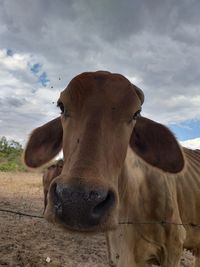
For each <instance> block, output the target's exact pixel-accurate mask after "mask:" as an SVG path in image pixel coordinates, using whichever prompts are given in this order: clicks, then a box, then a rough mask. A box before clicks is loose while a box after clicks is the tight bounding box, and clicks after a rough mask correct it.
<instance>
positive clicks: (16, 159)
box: [0, 136, 26, 171]
mask: <svg viewBox="0 0 200 267" xmlns="http://www.w3.org/2000/svg"><path fill="white" fill-rule="evenodd" d="M22 155H23V148H22V145H21V144H20V143H19V142H17V141H15V140H8V139H7V138H6V137H5V136H3V137H1V138H0V171H26V167H25V165H24V163H23V160H22Z"/></svg>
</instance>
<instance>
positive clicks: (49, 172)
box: [42, 159, 64, 212]
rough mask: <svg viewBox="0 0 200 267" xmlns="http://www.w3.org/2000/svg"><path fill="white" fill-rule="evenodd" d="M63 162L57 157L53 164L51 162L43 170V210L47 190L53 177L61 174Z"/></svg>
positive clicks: (45, 203) (45, 204)
mask: <svg viewBox="0 0 200 267" xmlns="http://www.w3.org/2000/svg"><path fill="white" fill-rule="evenodd" d="M63 163H64V162H63V160H62V159H59V160H58V161H57V162H56V163H55V164H52V165H51V166H49V167H48V168H47V169H46V170H45V171H44V174H43V177H42V184H43V192H44V212H45V209H46V206H47V194H48V191H49V187H50V184H51V182H52V180H53V179H54V178H55V177H57V176H59V175H60V174H61V172H62V168H63Z"/></svg>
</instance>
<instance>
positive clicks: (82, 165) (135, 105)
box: [25, 72, 171, 231]
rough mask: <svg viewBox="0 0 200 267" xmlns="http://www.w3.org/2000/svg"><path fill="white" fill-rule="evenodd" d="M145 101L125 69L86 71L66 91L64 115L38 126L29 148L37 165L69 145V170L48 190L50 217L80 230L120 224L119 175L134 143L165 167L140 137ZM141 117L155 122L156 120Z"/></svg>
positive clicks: (66, 162)
mask: <svg viewBox="0 0 200 267" xmlns="http://www.w3.org/2000/svg"><path fill="white" fill-rule="evenodd" d="M142 103H143V93H142V92H141V90H140V89H138V88H137V87H136V86H134V85H132V84H131V83H130V82H129V81H128V80H127V79H126V78H125V77H123V76H122V75H119V74H111V73H108V72H96V73H83V74H81V75H79V76H77V77H75V78H74V79H73V80H72V81H71V82H70V84H69V85H68V87H67V88H66V89H65V90H64V91H63V92H62V93H61V95H60V98H59V99H58V106H59V107H60V109H61V119H60V118H58V119H56V120H53V121H51V122H49V123H48V124H46V125H44V126H42V127H40V128H37V129H36V130H35V131H34V132H33V133H32V135H31V137H30V140H29V143H28V145H27V148H26V151H25V162H26V164H27V165H28V166H30V167H37V166H40V165H41V164H43V163H45V162H47V161H48V160H50V159H51V158H52V157H53V156H55V155H56V154H57V153H58V151H59V150H60V148H61V147H63V153H64V166H63V170H62V173H61V175H59V176H58V177H57V178H55V179H54V180H53V182H52V183H51V185H50V188H49V193H48V204H47V208H46V211H45V216H46V218H47V219H48V220H49V221H53V222H58V223H60V224H62V225H64V226H65V227H66V228H68V229H72V230H78V231H102V230H109V229H112V228H114V227H116V226H117V224H118V215H119V214H118V211H119V205H120V199H119V194H118V188H119V186H120V185H119V177H120V175H121V172H122V169H123V166H124V161H125V158H126V154H127V149H128V146H129V143H130V144H131V147H132V148H133V149H134V150H135V151H136V153H138V154H139V155H140V154H141V156H144V159H145V160H146V161H147V162H149V163H151V164H153V165H155V166H157V165H158V167H161V168H163V169H164V168H165V166H164V167H163V165H166V164H165V163H163V162H162V161H161V162H160V161H159V162H156V159H157V155H156V159H155V158H154V157H152V155H151V153H149V150H148V144H145V140H144V143H142V144H141V142H140V141H142V140H143V139H146V138H145V136H144V135H141V131H142V130H143V128H144V125H141V124H138V126H139V127H138V131H137V129H135V125H137V119H138V115H139V113H140V111H141V104H142ZM141 123H144V124H145V125H146V123H147V124H148V123H149V124H148V125H149V127H150V125H151V121H150V122H149V121H145V120H141ZM149 127H148V129H146V130H150V128H149ZM146 130H145V131H146ZM145 134H146V133H145ZM140 136H141V138H140ZM147 139H148V138H147ZM155 139H156V142H157V141H158V140H157V137H155ZM151 146H153V145H152V144H151ZM167 146H169V145H168V144H167ZM158 147H159V145H158ZM164 162H165V160H164ZM170 168H171V167H170ZM167 170H168V169H167ZM169 171H171V170H170V169H169Z"/></svg>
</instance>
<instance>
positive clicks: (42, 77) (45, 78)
mask: <svg viewBox="0 0 200 267" xmlns="http://www.w3.org/2000/svg"><path fill="white" fill-rule="evenodd" d="M38 82H40V83H41V84H42V85H43V86H44V87H46V86H47V84H48V83H49V82H50V80H49V79H48V76H47V74H46V72H45V71H44V72H43V73H42V74H41V75H40V76H39V78H38Z"/></svg>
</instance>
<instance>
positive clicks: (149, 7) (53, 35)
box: [0, 0, 200, 135]
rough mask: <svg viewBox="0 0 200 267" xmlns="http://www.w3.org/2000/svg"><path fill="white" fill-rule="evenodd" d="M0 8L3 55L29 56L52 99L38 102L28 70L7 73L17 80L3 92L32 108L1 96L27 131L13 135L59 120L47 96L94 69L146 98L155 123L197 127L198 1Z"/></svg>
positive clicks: (83, 1) (80, 0) (6, 4)
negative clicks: (114, 75)
mask: <svg viewBox="0 0 200 267" xmlns="http://www.w3.org/2000/svg"><path fill="white" fill-rule="evenodd" d="M0 5H1V8H0V49H4V48H6V49H7V48H11V49H13V50H14V52H16V53H19V54H22V55H23V54H28V55H29V61H31V60H32V61H33V62H32V63H33V64H34V63H40V64H42V70H43V71H45V72H46V73H47V75H48V78H49V79H50V86H49V88H47V89H48V90H49V91H45V90H43V89H41V88H40V89H39V95H37V94H36V93H37V90H38V87H39V86H38V84H37V81H36V78H35V77H33V75H32V74H31V73H30V72H29V71H28V67H27V70H26V71H25V70H24V69H22V70H19V69H17V70H12V71H11V70H9V71H8V72H7V71H6V69H5V73H7V75H12V77H13V78H15V79H14V80H13V83H12V85H9V81H7V82H4V87H2V89H3V90H5V88H6V90H8V91H9V92H12V90H15V91H16V90H17V92H18V94H19V92H20V97H21V99H26V100H27V101H28V102H30V105H32V106H34V105H35V106H34V107H35V109H34V110H33V109H31V108H30V105H28V104H27V103H26V104H24V105H23V103H22V102H23V101H22V100H19V103H18V102H17V101H16V102H15V101H14V99H15V98H16V96H15V95H14V96H13V98H12V97H11V98H10V96H9V97H8V96H6V94H3V95H2V96H1V95H0V97H1V98H4V102H5V99H7V100H6V101H8V99H10V101H11V105H13V106H14V105H15V108H16V115H15V117H13V114H12V113H9V110H8V111H7V114H9V115H8V116H10V117H12V119H13V121H12V124H13V125H14V124H15V125H16V126H15V128H16V127H17V125H20V126H21V125H26V131H25V130H23V129H22V130H20V129H19V133H18V135H20V134H21V135H23V134H24V131H25V132H27V131H28V130H30V129H32V128H33V126H34V125H36V124H35V122H37V121H38V122H41V123H42V122H45V121H47V119H49V118H52V117H53V116H56V115H57V111H56V110H55V109H54V108H52V105H50V106H48V103H47V102H48V101H49V103H50V102H51V100H50V98H49V97H48V95H49V94H51V93H50V92H54V90H55V91H56V92H59V90H62V89H63V88H64V87H65V86H66V85H67V83H68V82H69V81H70V79H71V78H73V76H75V75H76V74H78V73H80V72H83V71H88V70H92V71H93V70H97V69H106V70H110V71H113V72H119V73H122V74H124V75H125V76H127V77H128V78H130V79H132V78H134V79H133V80H136V83H137V85H138V86H139V87H141V88H142V89H143V90H144V92H145V95H146V102H145V105H144V108H143V110H144V114H145V115H148V116H150V117H151V118H154V119H155V120H159V121H161V122H163V123H171V122H177V121H183V120H188V119H192V118H196V119H200V109H199V106H200V89H199V83H200V81H199V77H200V63H199V58H200V48H199V41H200V26H199V25H200V16H199V10H200V2H199V1H198V0H192V1H188V0H183V1H172V0H164V1H159V0H145V1H136V0H134V1H132V0H126V1H119V0H117V1H115V0H102V1H93V0H77V1H72V0H67V1H66V0H65V1H64V0H59V1H53V0H49V1H39V0H35V1H31V0H26V1H25V0H19V1H17V2H14V1H6V0H3V1H1V4H0ZM27 63H28V61H27ZM29 63H30V62H29ZM2 73H3V72H2ZM1 77H5V76H3V74H2V76H0V79H1ZM58 77H61V80H58ZM16 79H17V81H16ZM11 80H12V79H11ZM16 83H17V85H16ZM0 84H2V83H1V80H0ZM5 84H6V87H5ZM21 85H22V89H21V90H20V89H19V88H20V86H21ZM51 86H53V88H51ZM9 88H10V89H9ZM16 88H17V89H16ZM2 89H1V85H0V90H2ZM27 94H28V96H27ZM58 96H59V93H58ZM6 97H8V98H6ZM36 97H38V98H36ZM46 97H47V100H45V99H46ZM55 98H56V96H55V94H53V95H52V101H54V100H55ZM12 100H13V101H12ZM33 100H34V101H33ZM20 101H22V102H20ZM17 103H18V104H17ZM42 103H45V104H44V107H45V109H44V110H41V106H42ZM21 104H22V105H23V110H21V109H20V105H21ZM17 105H18V106H17ZM47 106H48V108H47ZM37 107H38V108H37ZM1 109H2V107H1ZM36 110H38V112H36ZM31 112H32V114H35V115H34V116H32V115H31ZM28 116H29V117H28ZM38 118H39V119H38ZM41 118H42V119H41ZM1 121H4V120H2V117H1ZM2 123H3V122H1V124H2ZM7 127H8V125H7V124H5V125H4V126H3V129H6V128H7ZM0 134H1V132H0Z"/></svg>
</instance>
